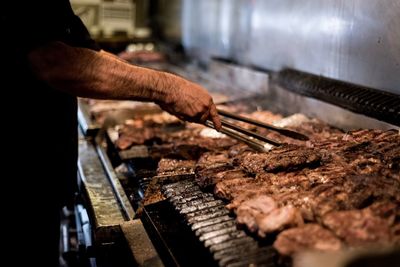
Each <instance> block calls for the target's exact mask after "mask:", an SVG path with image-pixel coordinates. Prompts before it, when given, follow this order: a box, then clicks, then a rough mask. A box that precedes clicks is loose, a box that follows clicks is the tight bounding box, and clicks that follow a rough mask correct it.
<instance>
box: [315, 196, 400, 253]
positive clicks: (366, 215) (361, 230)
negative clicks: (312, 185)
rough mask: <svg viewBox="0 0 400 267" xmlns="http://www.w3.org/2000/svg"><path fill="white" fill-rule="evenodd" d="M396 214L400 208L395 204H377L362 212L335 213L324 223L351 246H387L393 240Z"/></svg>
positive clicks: (324, 219) (330, 214) (399, 211)
mask: <svg viewBox="0 0 400 267" xmlns="http://www.w3.org/2000/svg"><path fill="white" fill-rule="evenodd" d="M396 212H397V213H398V214H400V208H399V206H398V205H395V204H394V203H376V204H375V205H373V206H371V207H368V208H365V209H362V210H345V211H333V212H331V213H328V214H327V215H325V216H324V217H323V219H322V222H323V224H324V225H325V226H326V227H328V228H329V229H331V230H332V231H333V232H334V233H335V235H336V236H338V237H340V238H341V239H343V240H345V242H346V243H347V244H348V245H350V246H364V245H368V244H387V243H390V241H391V240H392V239H393V237H392V231H391V226H392V225H393V224H394V221H395V218H396Z"/></svg>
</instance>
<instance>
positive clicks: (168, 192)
mask: <svg viewBox="0 0 400 267" xmlns="http://www.w3.org/2000/svg"><path fill="white" fill-rule="evenodd" d="M163 193H164V195H165V196H166V197H167V199H168V201H169V203H171V204H172V206H173V207H174V209H175V210H176V211H177V212H178V213H179V214H180V215H181V216H183V218H184V221H185V223H187V225H188V226H189V227H190V229H191V231H192V232H193V233H194V234H195V236H196V237H197V239H198V240H199V241H200V242H202V244H203V246H204V247H205V248H207V249H208V251H209V252H210V253H211V254H212V255H213V259H214V260H215V261H216V262H218V265H219V266H237V267H239V266H249V265H252V266H267V267H268V266H271V267H272V266H276V264H275V255H276V253H275V251H274V250H273V248H272V247H271V246H270V245H265V244H260V243H259V242H258V241H257V240H255V239H254V238H252V237H250V236H249V235H248V234H247V233H246V232H245V231H244V230H241V229H238V228H237V226H236V222H235V219H234V218H233V217H231V216H229V212H228V210H227V209H226V208H225V205H224V203H223V202H222V201H221V200H218V199H215V198H214V196H213V195H212V194H210V193H205V192H202V191H201V189H200V187H199V186H197V185H196V184H195V182H194V181H192V180H185V181H180V182H177V183H173V184H168V185H164V186H163Z"/></svg>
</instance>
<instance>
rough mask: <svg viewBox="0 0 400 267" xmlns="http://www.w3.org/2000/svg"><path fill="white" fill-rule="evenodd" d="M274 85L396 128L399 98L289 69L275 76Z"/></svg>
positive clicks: (399, 109) (399, 122) (398, 117)
mask: <svg viewBox="0 0 400 267" xmlns="http://www.w3.org/2000/svg"><path fill="white" fill-rule="evenodd" d="M278 82H279V83H280V84H281V85H282V86H283V87H284V88H286V89H288V90H291V91H294V92H296V93H299V94H302V95H306V96H309V97H314V98H317V99H321V100H323V101H325V102H328V103H332V104H335V105H337V106H340V107H343V108H345V109H348V110H351V111H353V112H356V113H360V114H364V115H367V116H370V117H373V118H376V119H378V120H382V121H385V122H388V123H392V124H394V125H397V126H400V96H399V95H395V94H392V93H388V92H384V91H379V90H375V89H372V88H368V87H364V86H358V85H354V84H349V83H345V82H341V81H337V80H333V79H328V78H324V77H320V76H315V75H312V74H308V73H303V72H300V71H295V70H289V69H288V70H284V71H282V72H280V73H279V75H278Z"/></svg>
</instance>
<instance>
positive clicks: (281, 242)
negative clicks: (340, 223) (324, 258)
mask: <svg viewBox="0 0 400 267" xmlns="http://www.w3.org/2000/svg"><path fill="white" fill-rule="evenodd" d="M273 246H274V248H275V249H276V250H277V251H278V252H279V253H280V254H281V255H285V256H293V255H294V254H295V253H298V252H301V251H306V250H316V251H337V250H339V249H341V248H342V242H341V241H340V240H339V239H338V238H337V237H336V236H335V235H334V234H333V233H332V232H330V231H329V230H327V229H325V228H323V227H321V226H320V225H318V224H305V225H304V226H300V227H296V228H291V229H288V230H285V231H283V232H281V233H280V234H279V235H278V237H277V239H276V240H275V242H274V244H273Z"/></svg>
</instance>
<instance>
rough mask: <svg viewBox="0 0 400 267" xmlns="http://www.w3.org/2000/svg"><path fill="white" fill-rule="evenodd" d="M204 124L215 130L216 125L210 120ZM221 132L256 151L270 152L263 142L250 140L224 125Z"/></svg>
mask: <svg viewBox="0 0 400 267" xmlns="http://www.w3.org/2000/svg"><path fill="white" fill-rule="evenodd" d="M204 124H205V125H206V126H208V127H210V128H212V129H215V127H214V124H213V123H212V122H211V121H210V120H207V121H206V122H205V123H204ZM220 132H221V133H223V134H226V135H227V136H230V137H232V138H234V139H236V140H239V141H241V142H244V143H246V144H247V145H249V146H250V147H252V148H253V149H255V150H256V151H260V152H266V151H268V149H267V148H266V147H265V143H262V142H260V141H258V140H257V139H255V140H253V139H250V138H249V137H247V136H244V135H241V134H240V133H238V132H236V131H234V130H232V129H230V128H228V127H226V126H224V125H222V127H221V130H220Z"/></svg>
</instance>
